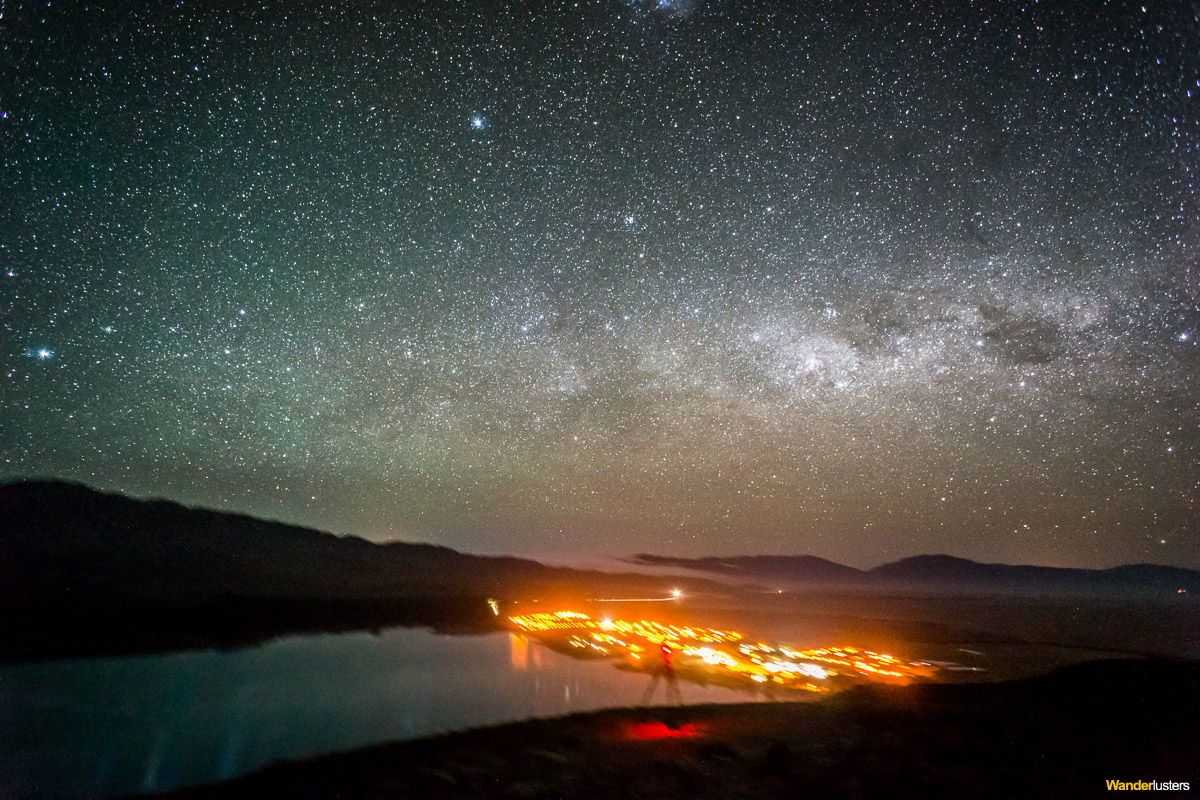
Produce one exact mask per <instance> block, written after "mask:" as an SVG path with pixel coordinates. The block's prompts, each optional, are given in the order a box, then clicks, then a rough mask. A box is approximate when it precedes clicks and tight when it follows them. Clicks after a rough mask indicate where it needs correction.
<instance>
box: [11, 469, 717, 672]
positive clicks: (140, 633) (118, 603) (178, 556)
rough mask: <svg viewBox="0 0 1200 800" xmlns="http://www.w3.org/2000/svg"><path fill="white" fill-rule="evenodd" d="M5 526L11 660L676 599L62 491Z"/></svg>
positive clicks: (566, 574) (558, 571) (634, 583)
mask: <svg viewBox="0 0 1200 800" xmlns="http://www.w3.org/2000/svg"><path fill="white" fill-rule="evenodd" d="M0 519H2V520H3V530H2V532H0V619H2V620H3V624H2V625H0V659H24V658H41V657H56V656H70V655H92V654H107V653H125V652H143V651H152V650H168V649H177V648H186V647H211V646H214V645H236V644H244V643H251V642H255V641H259V640H262V639H264V638H268V637H270V636H274V635H278V634H281V633H288V632H301V631H314V630H320V631H325V630H330V631H333V630H351V629H362V628H370V629H374V628H381V627H384V626H388V625H426V626H433V627H436V628H439V629H442V630H450V629H453V630H468V631H471V630H488V629H491V628H493V627H494V626H495V618H494V617H493V615H492V613H491V611H490V610H489V609H488V607H487V605H486V604H485V603H484V599H485V598H487V597H489V596H496V597H499V598H502V599H504V600H516V599H518V598H526V599H536V598H539V597H541V598H562V599H564V600H571V599H579V598H586V597H589V596H596V593H599V592H604V593H626V592H627V593H629V594H630V595H631V596H645V595H646V594H647V592H649V591H655V592H660V591H661V588H662V579H661V578H653V577H648V576H645V575H633V574H630V575H616V574H611V573H599V572H587V571H580V570H572V569H563V568H555V567H548V566H545V565H543V564H540V563H538V562H536V561H530V560H527V559H520V558H507V557H485V556H475V555H468V554H465V553H459V552H457V551H455V550H451V549H449V548H447V547H439V546H435V545H429V544H409V543H401V542H393V543H384V544H379V543H375V542H369V541H367V540H365V539H360V538H357V537H353V536H335V535H333V534H330V533H325V532H322V531H318V530H313V529H311V528H303V527H296V526H293V525H285V524H282V523H278V522H268V521H264V520H261V519H255V518H253V517H249V516H245V515H241V514H229V513H222V512H217V511H210V510H207V509H200V508H188V507H186V506H182V505H179V504H178V503H172V502H168V501H164V500H152V501H145V500H136V499H133V498H129V497H125V496H122V495H118V494H108V493H104V492H98V491H95V490H93V489H90V488H88V487H86V486H82V485H79V484H73V483H64V482H58V481H28V482H22V483H12V484H6V485H0ZM691 586H695V587H696V588H703V583H702V582H700V581H694V580H693V581H689V587H691Z"/></svg>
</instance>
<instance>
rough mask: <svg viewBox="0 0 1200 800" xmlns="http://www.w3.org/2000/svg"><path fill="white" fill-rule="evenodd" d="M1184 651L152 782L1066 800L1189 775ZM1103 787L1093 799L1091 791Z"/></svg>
mask: <svg viewBox="0 0 1200 800" xmlns="http://www.w3.org/2000/svg"><path fill="white" fill-rule="evenodd" d="M1198 713H1200V664H1197V663H1195V662H1170V661H1140V660H1125V661H1102V662H1092V663H1089V664H1081V665H1077V666H1074V667H1069V668H1065V669H1062V670H1058V671H1056V672H1054V673H1051V674H1050V675H1047V676H1043V677H1040V678H1035V679H1030V680H1023V681H1013V682H1009V683H997V684H969V685H924V686H909V687H903V688H897V687H880V686H869V687H862V688H859V689H855V690H852V691H849V692H846V693H844V694H842V695H838V696H835V697H833V698H831V699H829V700H827V701H825V702H821V703H765V704H751V705H737V706H693V707H684V708H677V709H661V708H660V709H653V710H629V709H625V710H614V711H603V712H599V713H593V714H580V715H574V716H569V717H563V718H559V719H553V720H536V721H530V722H522V723H515V724H511V725H503V726H498V727H492V728H482V729H478V730H474V731H468V732H464V733H459V734H451V735H447V736H441V737H437V738H432V739H425V740H420V741H414V742H404V743H397V744H390V745H381V746H376V747H370V748H366V749H362V750H357V751H354V752H350V753H344V754H336V755H331V756H323V757H318V758H313V759H310V760H306V761H301V762H288V763H282V764H278V765H274V766H271V767H268V768H267V769H265V770H263V771H262V772H259V773H255V774H252V775H249V776H247V777H244V778H241V779H237V780H233V781H230V782H227V783H223V784H214V785H210V786H203V787H197V788H193V789H189V790H183V791H179V792H175V793H172V794H170V795H165V797H170V798H175V799H176V800H201V799H202V798H212V799H213V800H233V799H234V798H263V797H287V798H292V799H293V800H295V799H298V798H328V797H354V798H364V799H370V798H398V797H438V798H485V797H486V798H507V797H511V798H588V797H598V798H621V799H622V800H625V799H626V798H691V799H692V800H702V799H703V798H735V797H747V798H750V797H753V798H764V797H787V798H800V797H807V798H825V797H830V798H834V797H836V798H931V797H971V798H1016V797H1020V798H1030V797H1053V798H1059V799H1061V798H1084V797H1101V796H1105V795H1106V794H1108V793H1107V792H1106V790H1105V780H1106V779H1119V780H1127V781H1133V780H1138V779H1146V780H1159V781H1168V780H1174V781H1189V782H1190V783H1191V786H1192V787H1193V788H1192V791H1196V787H1197V785H1198V784H1197V782H1196V781H1197V778H1200V739H1198V738H1197V737H1196V736H1195V735H1194V730H1193V728H1194V724H1195V720H1196V716H1197V714H1198ZM1108 796H1111V795H1108Z"/></svg>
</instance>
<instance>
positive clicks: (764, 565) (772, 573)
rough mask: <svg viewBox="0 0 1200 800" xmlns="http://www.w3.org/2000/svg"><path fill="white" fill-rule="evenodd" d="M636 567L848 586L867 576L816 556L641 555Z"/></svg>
mask: <svg viewBox="0 0 1200 800" xmlns="http://www.w3.org/2000/svg"><path fill="white" fill-rule="evenodd" d="M632 561H633V563H636V564H647V565H651V566H659V567H675V568H684V569H695V570H700V571H703V572H711V573H715V574H720V575H728V576H731V577H737V576H742V577H745V578H747V579H755V580H757V579H765V578H781V579H788V580H803V581H812V582H815V583H846V582H858V581H862V580H863V578H864V575H865V573H863V571H862V570H858V569H855V568H854V567H847V566H846V565H844V564H838V563H836V562H834V561H828V560H826V559H824V558H817V557H816V556H733V557H730V558H672V557H670V556H656V555H651V554H649V553H639V554H637V555H636V556H634V557H633V559H632Z"/></svg>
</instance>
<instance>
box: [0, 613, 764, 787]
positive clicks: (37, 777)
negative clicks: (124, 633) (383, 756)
mask: <svg viewBox="0 0 1200 800" xmlns="http://www.w3.org/2000/svg"><path fill="white" fill-rule="evenodd" d="M647 681H648V678H647V677H646V676H644V675H639V674H636V673H627V672H623V671H621V670H617V669H614V668H613V667H612V665H611V664H609V663H606V662H602V661H580V660H576V659H572V658H568V657H566V656H562V655H559V654H557V653H554V652H552V651H550V650H548V649H547V648H545V647H543V646H541V645H538V644H535V643H532V642H529V641H527V640H525V639H522V638H520V637H518V636H515V635H511V634H489V635H484V636H445V635H440V634H435V633H431V632H429V631H426V630H419V629H393V630H388V631H385V632H383V633H382V634H380V635H378V636H376V635H371V634H368V633H354V634H342V635H326V636H301V637H291V638H285V639H279V640H276V641H272V642H270V643H267V644H264V645H262V646H259V647H254V648H248V649H243V650H234V651H220V652H218V651H197V652H186V653H171V654H166V655H151V656H138V657H128V658H102V659H81V660H72V661H57V662H47V663H37V664H18V665H6V666H3V667H0V744H2V748H0V796H3V797H6V798H15V797H39V798H42V797H60V798H65V797H94V796H108V795H114V794H125V793H137V792H152V791H161V790H165V789H170V788H174V787H178V786H184V785H188V784H194V783H203V782H208V781H216V780H221V779H225V778H229V777H232V776H234V775H238V774H240V773H244V772H248V771H250V770H253V769H255V768H256V767H260V766H262V765H264V764H266V763H268V762H270V761H273V760H277V759H285V758H301V757H304V756H310V755H314V754H317V753H326V752H331V751H335V750H346V749H350V748H355V747H360V746H363V745H368V744H373V743H378V742H383V741H388V740H393V739H411V738H417V737H422V736H428V735H430V734H435V733H440V732H444V731H451V730H458V729H462V728H470V727H475V726H479V725H487V724H493V723H499V722H507V721H512V720H519V719H525V718H528V717H535V716H554V715H559V714H566V713H570V712H574V711H586V710H590V709H597V708H604V707H610V706H627V705H636V704H637V703H638V702H639V701H640V700H641V697H642V693H643V692H644V691H645V688H646V685H647ZM680 689H681V690H682V693H683V699H684V701H685V702H688V703H702V702H746V701H750V700H754V699H756V698H755V696H754V695H753V694H751V693H743V692H737V691H733V690H729V689H722V688H718V687H701V686H696V685H692V684H688V683H687V682H681V683H680ZM662 690H663V687H659V692H660V693H659V695H658V696H657V697H656V701H657V702H663V696H662V694H661V692H662Z"/></svg>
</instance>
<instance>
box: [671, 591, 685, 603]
mask: <svg viewBox="0 0 1200 800" xmlns="http://www.w3.org/2000/svg"><path fill="white" fill-rule="evenodd" d="M671 597H674V598H675V599H676V600H679V599H680V598H682V597H683V589H672V590H671Z"/></svg>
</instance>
